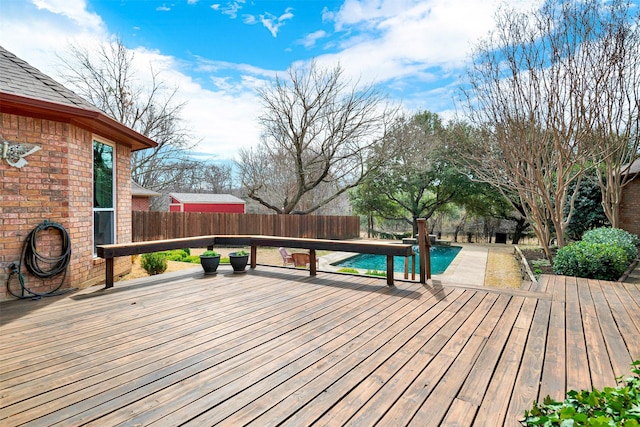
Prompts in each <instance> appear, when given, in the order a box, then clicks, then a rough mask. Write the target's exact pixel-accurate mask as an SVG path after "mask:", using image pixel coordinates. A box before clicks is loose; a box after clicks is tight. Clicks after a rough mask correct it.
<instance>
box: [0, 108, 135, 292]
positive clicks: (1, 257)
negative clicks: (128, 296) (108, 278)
mask: <svg viewBox="0 0 640 427" xmlns="http://www.w3.org/2000/svg"><path fill="white" fill-rule="evenodd" d="M0 134H1V135H2V137H3V138H4V139H6V140H8V141H11V142H16V143H30V144H36V145H39V146H40V147H41V150H40V151H37V152H35V153H34V154H31V155H30V156H28V157H27V158H26V160H27V161H28V162H29V164H28V165H26V166H24V167H22V168H21V169H18V168H15V167H12V166H9V165H8V164H7V163H6V161H2V162H0V300H5V299H11V298H13V297H12V296H11V295H10V294H8V292H7V290H6V286H5V284H6V280H7V277H8V275H9V273H10V269H9V265H10V264H11V263H12V262H17V261H19V260H20V257H21V251H22V246H23V242H24V240H25V238H26V237H27V235H28V234H29V233H30V232H31V230H33V229H34V228H35V227H36V226H37V225H38V224H40V223H42V222H43V221H44V220H48V221H51V222H57V223H60V224H61V225H62V226H63V227H64V228H65V229H66V230H67V232H68V234H69V237H70V241H71V251H72V255H71V262H70V264H69V267H68V269H67V275H66V278H65V281H64V284H63V286H62V287H63V288H69V287H74V288H76V287H85V286H89V285H92V284H97V283H99V282H103V281H104V260H102V259H98V258H94V256H93V211H92V208H93V200H92V199H93V178H92V177H93V167H92V153H93V145H92V141H93V138H94V135H92V133H91V132H88V131H86V130H84V129H81V128H78V127H76V126H73V125H70V124H68V123H60V122H55V121H50V120H40V119H33V118H30V117H24V116H17V115H13V114H6V113H0ZM115 152H116V176H117V183H116V188H117V193H116V194H117V196H116V197H117V211H116V218H117V230H116V239H117V241H118V242H129V241H131V184H130V181H131V171H130V161H129V159H130V154H131V153H130V149H129V148H128V147H125V146H121V145H116V150H115ZM37 243H38V245H37V249H38V252H40V253H43V254H45V255H46V254H49V255H52V256H53V255H59V254H60V251H59V249H60V248H59V246H60V238H59V237H58V233H52V232H41V233H39V234H38V239H37ZM130 269H131V260H130V259H129V258H126V257H125V258H119V259H117V260H116V263H115V271H116V274H124V273H125V272H127V271H129V270H130ZM21 271H22V273H23V275H24V278H25V282H26V286H27V287H29V288H30V289H33V290H35V291H38V290H41V291H42V290H43V289H44V290H48V289H50V288H51V283H59V281H60V280H61V278H62V276H56V277H54V278H52V279H47V282H45V283H44V284H43V283H42V282H41V281H40V279H38V278H36V277H34V276H32V275H31V274H30V273H28V272H27V271H26V269H25V268H24V266H23V268H22V270H21ZM13 280H17V279H16V278H15V276H14V277H13V278H12V281H13ZM12 283H13V282H12Z"/></svg>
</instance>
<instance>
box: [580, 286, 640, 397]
mask: <svg viewBox="0 0 640 427" xmlns="http://www.w3.org/2000/svg"><path fill="white" fill-rule="evenodd" d="M616 285H617V284H616ZM604 286H611V285H606V284H605V285H604ZM589 288H590V289H591V295H592V296H593V301H594V303H595V310H596V313H597V316H598V320H599V323H600V328H601V330H602V335H603V337H604V341H605V343H606V345H607V351H608V352H609V359H610V360H611V366H612V368H613V374H614V375H615V376H616V377H619V376H622V375H624V374H626V373H627V372H629V366H630V365H631V362H632V361H633V360H632V359H631V355H630V354H629V349H628V348H627V345H626V343H625V341H624V339H623V337H622V333H621V331H620V329H619V328H620V324H619V322H624V321H625V320H626V319H624V318H618V319H614V315H613V312H612V311H611V307H610V302H609V301H608V300H607V298H606V297H605V294H604V292H603V291H602V288H601V285H600V283H599V282H598V281H597V280H591V279H590V280H589ZM615 385H616V383H615V382H614V383H611V384H609V386H610V387H614V386H615Z"/></svg>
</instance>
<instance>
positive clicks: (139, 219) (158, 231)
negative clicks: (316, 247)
mask: <svg viewBox="0 0 640 427" xmlns="http://www.w3.org/2000/svg"><path fill="white" fill-rule="evenodd" d="M131 221H132V224H131V226H132V232H131V234H132V235H131V239H132V241H133V242H146V241H149V240H162V239H179V238H183V237H195V236H207V235H213V234H218V235H222V234H235V235H237V234H250V235H264V236H283V237H301V238H310V239H335V240H342V239H353V238H358V237H360V218H359V217H357V216H321V215H269V214H239V213H211V212H142V211H134V212H132V218H131Z"/></svg>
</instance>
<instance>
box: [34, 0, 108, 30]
mask: <svg viewBox="0 0 640 427" xmlns="http://www.w3.org/2000/svg"><path fill="white" fill-rule="evenodd" d="M33 4H34V5H35V6H36V7H37V8H38V9H40V10H46V11H49V12H51V13H52V14H54V15H62V16H65V17H67V18H69V19H71V20H72V21H73V22H74V24H75V25H77V26H79V27H83V28H95V27H100V28H102V27H104V23H103V22H102V18H100V17H99V16H98V15H96V14H95V13H92V12H89V11H87V10H86V1H85V0H33Z"/></svg>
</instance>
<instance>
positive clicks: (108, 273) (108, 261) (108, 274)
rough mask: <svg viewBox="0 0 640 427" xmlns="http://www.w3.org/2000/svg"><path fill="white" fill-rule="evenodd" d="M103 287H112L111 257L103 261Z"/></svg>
mask: <svg viewBox="0 0 640 427" xmlns="http://www.w3.org/2000/svg"><path fill="white" fill-rule="evenodd" d="M104 268H105V279H106V283H105V288H113V258H107V259H106V262H105V266H104Z"/></svg>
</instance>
